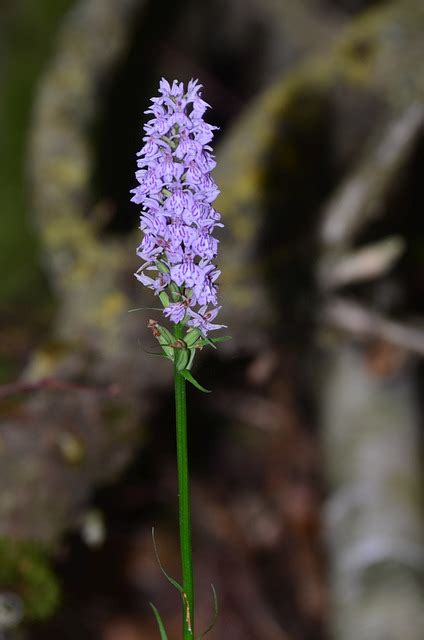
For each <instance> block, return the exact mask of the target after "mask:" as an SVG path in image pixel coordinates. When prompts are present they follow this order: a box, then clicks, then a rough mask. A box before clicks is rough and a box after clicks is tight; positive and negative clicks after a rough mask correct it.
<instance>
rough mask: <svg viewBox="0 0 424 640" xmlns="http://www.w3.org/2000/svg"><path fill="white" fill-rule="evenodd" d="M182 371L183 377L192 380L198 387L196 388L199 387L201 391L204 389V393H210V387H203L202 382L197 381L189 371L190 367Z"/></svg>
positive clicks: (188, 380)
mask: <svg viewBox="0 0 424 640" xmlns="http://www.w3.org/2000/svg"><path fill="white" fill-rule="evenodd" d="M180 373H181V375H182V376H183V378H185V379H186V380H187V382H191V384H192V385H193V386H194V387H196V389H199V391H203V393H210V390H209V389H205V387H202V385H201V384H200V382H197V380H196V379H195V378H193V376H192V374H191V372H190V371H188V369H184V370H183V371H181V372H180Z"/></svg>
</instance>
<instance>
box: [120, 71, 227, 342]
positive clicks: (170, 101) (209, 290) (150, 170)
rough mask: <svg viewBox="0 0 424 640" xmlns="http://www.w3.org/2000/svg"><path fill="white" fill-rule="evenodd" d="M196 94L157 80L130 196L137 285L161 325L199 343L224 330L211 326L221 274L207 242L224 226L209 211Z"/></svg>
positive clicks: (211, 191)
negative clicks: (157, 301) (137, 208)
mask: <svg viewBox="0 0 424 640" xmlns="http://www.w3.org/2000/svg"><path fill="white" fill-rule="evenodd" d="M200 89H201V85H199V84H198V82H197V81H196V80H190V82H189V83H188V85H187V90H185V87H184V84H183V83H182V82H177V81H176V80H174V82H173V83H172V85H170V84H169V83H168V82H167V81H166V80H164V79H162V80H161V82H160V85H159V93H160V94H161V95H160V97H157V98H152V101H151V102H152V104H151V106H150V108H149V109H148V110H147V111H146V113H148V114H152V116H153V117H152V118H151V119H150V120H149V121H148V122H147V124H146V125H145V126H144V131H145V133H146V135H145V136H144V138H143V142H144V145H143V147H142V149H141V151H140V152H139V153H138V154H137V155H138V156H139V159H138V161H137V165H138V167H139V169H138V171H137V172H136V174H135V175H136V177H137V180H138V182H139V185H138V186H137V187H136V188H135V189H133V190H132V191H131V193H133V194H134V195H133V197H132V201H133V202H135V203H136V204H141V205H142V207H143V208H142V212H141V216H140V229H141V230H142V231H143V233H144V237H143V240H142V242H141V244H140V246H139V247H138V249H137V255H138V256H139V257H140V258H141V259H142V260H143V264H142V265H141V267H140V268H139V269H138V271H137V272H136V274H135V275H136V277H137V278H138V280H140V282H142V283H143V284H144V285H146V286H147V287H149V288H150V289H153V291H154V292H155V293H156V294H159V295H160V296H161V300H162V302H163V303H164V307H165V308H164V315H165V316H166V317H167V318H169V319H170V320H171V321H172V322H174V323H180V322H183V323H184V324H186V325H188V326H191V327H197V328H198V329H199V330H200V331H201V332H202V333H203V334H204V335H206V334H207V332H208V331H211V330H212V329H219V328H221V327H222V326H224V325H218V324H213V320H214V319H215V317H216V316H217V314H218V311H219V309H220V307H219V306H218V300H217V285H216V280H217V278H218V276H219V274H220V271H218V269H217V268H216V266H215V264H214V262H213V261H214V259H215V257H216V255H217V249H218V240H217V239H216V238H214V236H213V235H212V232H213V230H214V228H215V227H218V226H221V227H222V226H223V225H222V224H221V223H220V222H219V220H220V214H219V213H218V212H217V211H215V209H214V208H213V206H212V202H213V201H214V200H215V198H216V197H217V195H218V193H219V190H218V188H217V185H216V183H215V181H214V180H213V178H212V177H211V176H210V171H211V170H212V169H213V168H214V167H215V164H216V163H215V160H214V157H213V155H212V149H211V147H210V146H209V143H210V142H211V140H212V138H213V131H214V129H216V127H214V126H212V125H210V124H207V123H206V122H205V121H204V120H203V114H204V113H205V111H206V109H207V108H208V106H209V105H208V104H207V103H206V102H205V101H204V100H202V98H201V97H200ZM162 292H166V295H163V293H162Z"/></svg>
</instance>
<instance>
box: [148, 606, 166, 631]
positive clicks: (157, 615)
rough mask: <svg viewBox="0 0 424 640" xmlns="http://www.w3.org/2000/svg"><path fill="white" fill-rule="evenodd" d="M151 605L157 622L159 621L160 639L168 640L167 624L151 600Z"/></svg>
mask: <svg viewBox="0 0 424 640" xmlns="http://www.w3.org/2000/svg"><path fill="white" fill-rule="evenodd" d="M149 604H150V606H151V607H152V610H153V613H154V614H155V618H156V622H157V623H158V627H159V633H160V639H161V640H168V636H167V635H166V630H165V625H164V624H163V622H162V618H161V617H160V614H159V611H158V610H157V609H156V607H155V605H154V604H153V603H152V602H150V603H149Z"/></svg>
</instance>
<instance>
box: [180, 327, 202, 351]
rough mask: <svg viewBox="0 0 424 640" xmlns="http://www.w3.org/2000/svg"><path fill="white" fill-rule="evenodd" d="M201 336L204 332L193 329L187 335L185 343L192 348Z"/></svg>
mask: <svg viewBox="0 0 424 640" xmlns="http://www.w3.org/2000/svg"><path fill="white" fill-rule="evenodd" d="M201 335H202V332H201V331H200V329H191V330H190V331H187V333H186V334H185V336H184V342H185V343H186V345H187V346H188V347H192V346H193V345H194V343H195V342H196V341H197V340H198V339H199V338H200V337H201Z"/></svg>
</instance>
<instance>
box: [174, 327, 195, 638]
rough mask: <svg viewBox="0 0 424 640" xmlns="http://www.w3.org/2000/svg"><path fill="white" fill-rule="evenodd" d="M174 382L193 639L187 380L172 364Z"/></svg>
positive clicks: (186, 625) (186, 621)
mask: <svg viewBox="0 0 424 640" xmlns="http://www.w3.org/2000/svg"><path fill="white" fill-rule="evenodd" d="M182 335H183V328H182V327H181V325H179V324H178V325H176V327H175V336H176V337H177V338H181V337H182ZM174 382H175V421H176V432H177V464H178V506H179V524H180V551H181V567H182V587H183V591H184V594H183V598H184V607H183V638H184V640H192V639H193V638H194V587H193V560H192V549H191V517H190V491H189V474H188V447H187V405H186V388H185V384H186V381H185V379H184V377H183V376H182V375H181V373H180V372H179V371H178V370H177V367H176V365H175V364H174Z"/></svg>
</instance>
